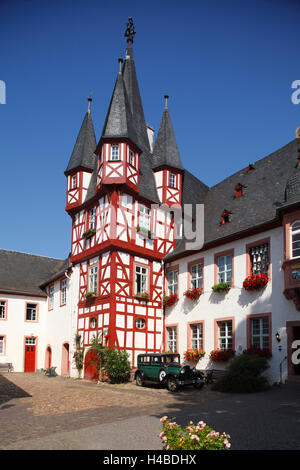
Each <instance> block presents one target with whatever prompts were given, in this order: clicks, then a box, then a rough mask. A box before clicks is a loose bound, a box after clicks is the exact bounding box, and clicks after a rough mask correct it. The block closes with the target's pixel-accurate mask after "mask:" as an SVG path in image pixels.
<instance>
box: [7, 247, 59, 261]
mask: <svg viewBox="0 0 300 470" xmlns="http://www.w3.org/2000/svg"><path fill="white" fill-rule="evenodd" d="M0 251H6V252H8V253H18V254H22V255H27V256H36V257H38V258H46V259H53V260H57V261H65V259H67V258H65V259H62V258H53V257H51V256H45V255H36V254H35V253H26V252H25V251H16V250H6V249H5V248H0Z"/></svg>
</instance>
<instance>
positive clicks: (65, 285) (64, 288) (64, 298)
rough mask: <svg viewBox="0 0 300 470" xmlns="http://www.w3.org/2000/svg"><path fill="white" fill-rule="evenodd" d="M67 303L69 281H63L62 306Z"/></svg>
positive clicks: (61, 291)
mask: <svg viewBox="0 0 300 470" xmlns="http://www.w3.org/2000/svg"><path fill="white" fill-rule="evenodd" d="M66 303H67V279H62V281H61V282H60V304H61V305H66Z"/></svg>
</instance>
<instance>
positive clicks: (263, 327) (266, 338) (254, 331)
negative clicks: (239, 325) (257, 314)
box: [250, 317, 270, 349]
mask: <svg viewBox="0 0 300 470" xmlns="http://www.w3.org/2000/svg"><path fill="white" fill-rule="evenodd" d="M250 333H251V337H250V341H251V346H253V347H255V348H260V349H264V348H266V349H268V348H269V346H270V331H269V318H268V317H261V318H251V319H250Z"/></svg>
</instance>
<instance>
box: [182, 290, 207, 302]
mask: <svg viewBox="0 0 300 470" xmlns="http://www.w3.org/2000/svg"><path fill="white" fill-rule="evenodd" d="M201 294H203V291H202V289H200V288H199V287H195V288H194V289H188V290H187V291H186V292H185V293H184V295H185V296H186V297H188V298H189V299H192V300H197V299H199V297H200V295H201Z"/></svg>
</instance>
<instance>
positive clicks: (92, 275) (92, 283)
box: [89, 266, 98, 294]
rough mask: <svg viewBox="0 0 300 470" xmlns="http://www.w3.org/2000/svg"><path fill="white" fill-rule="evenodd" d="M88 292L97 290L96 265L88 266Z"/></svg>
mask: <svg viewBox="0 0 300 470" xmlns="http://www.w3.org/2000/svg"><path fill="white" fill-rule="evenodd" d="M89 292H95V293H96V294H97V292H98V266H91V267H90V268H89Z"/></svg>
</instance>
